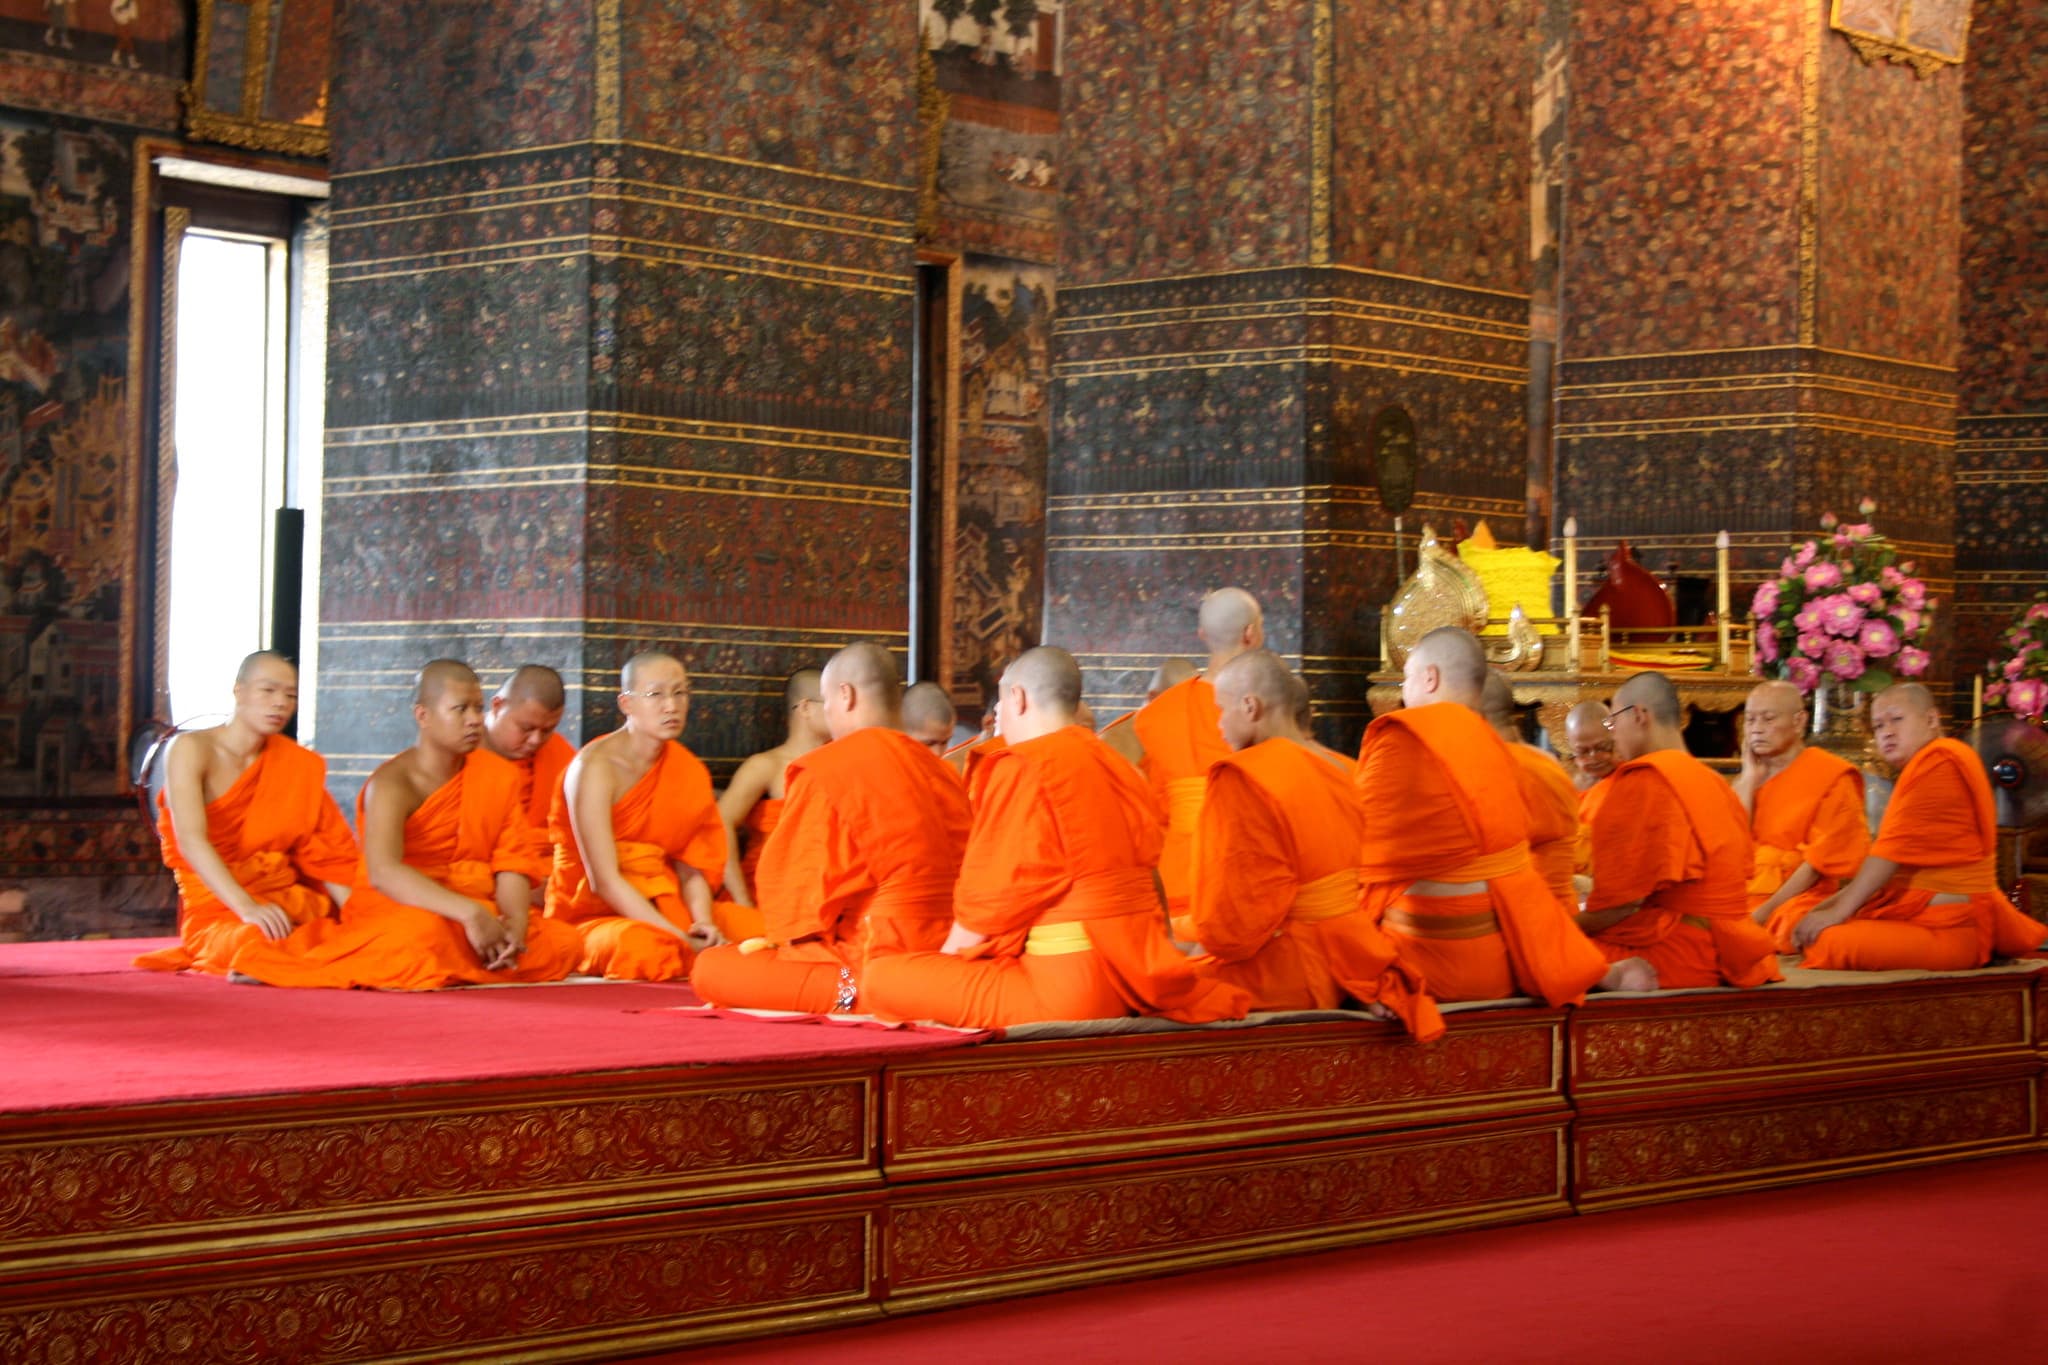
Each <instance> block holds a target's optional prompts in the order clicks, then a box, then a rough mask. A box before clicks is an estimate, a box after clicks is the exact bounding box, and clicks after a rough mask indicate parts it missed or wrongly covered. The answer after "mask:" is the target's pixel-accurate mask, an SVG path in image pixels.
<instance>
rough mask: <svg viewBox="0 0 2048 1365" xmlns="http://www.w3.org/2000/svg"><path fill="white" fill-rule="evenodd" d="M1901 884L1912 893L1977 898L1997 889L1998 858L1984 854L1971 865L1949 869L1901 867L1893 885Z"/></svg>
mask: <svg viewBox="0 0 2048 1365" xmlns="http://www.w3.org/2000/svg"><path fill="white" fill-rule="evenodd" d="M1902 882H1903V883H1904V884H1905V885H1906V886H1909V887H1911V888H1912V889H1913V890H1915V891H1932V892H1934V893H1935V894H1936V895H1944V896H1980V895H1983V894H1984V893H1985V892H1987V891H1996V890H1997V889H1998V857H1997V855H1996V854H1987V855H1986V856H1984V857H1982V858H1979V859H1978V860H1977V861H1976V862H1974V863H1956V864H1954V865H1953V866H1950V867H1915V868H1901V869H1900V871H1899V874H1898V876H1896V877H1894V878H1893V879H1892V884H1893V885H1895V886H1896V885H1899V884H1900V883H1902Z"/></svg>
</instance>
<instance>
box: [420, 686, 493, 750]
mask: <svg viewBox="0 0 2048 1365" xmlns="http://www.w3.org/2000/svg"><path fill="white" fill-rule="evenodd" d="M412 714H413V719H414V720H416V721H418V722H419V727H420V739H421V740H422V741H423V742H425V743H429V744H432V745H434V746H436V747H437V748H441V749H447V750H451V751H453V752H455V753H458V754H466V753H469V752H470V751H471V750H473V749H475V748H476V746H477V745H478V744H480V743H482V742H483V737H484V690H483V688H481V687H479V686H478V685H477V684H475V683H473V682H451V683H446V684H444V685H443V686H442V688H441V690H440V692H439V693H438V694H437V695H436V696H434V697H433V698H431V699H430V700H428V701H425V702H421V703H419V704H417V705H415V706H414V707H413V708H412Z"/></svg>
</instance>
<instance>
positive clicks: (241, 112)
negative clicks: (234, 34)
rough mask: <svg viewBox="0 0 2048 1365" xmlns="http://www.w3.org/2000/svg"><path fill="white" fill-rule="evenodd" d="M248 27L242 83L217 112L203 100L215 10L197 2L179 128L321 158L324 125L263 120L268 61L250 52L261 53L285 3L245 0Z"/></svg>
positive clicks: (208, 0)
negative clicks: (227, 109) (228, 109)
mask: <svg viewBox="0 0 2048 1365" xmlns="http://www.w3.org/2000/svg"><path fill="white" fill-rule="evenodd" d="M246 3H247V8H248V11H249V26H248V31H247V35H246V37H245V39H244V47H245V49H246V52H245V55H244V59H243V62H242V85H241V90H240V91H239V92H238V94H239V96H240V97H239V99H237V100H236V101H234V105H235V112H234V113H223V112H221V111H220V110H218V109H215V108H213V107H212V101H210V100H209V98H208V94H209V92H208V90H207V71H208V68H209V66H210V64H211V62H212V57H213V43H214V19H215V10H216V8H217V7H218V4H219V0H199V13H198V37H197V39H196V43H195V46H194V49H193V54H192V82H191V84H190V86H188V87H187V89H186V91H185V126H186V129H187V131H188V132H189V133H190V134H191V135H192V136H193V137H195V138H198V139H201V140H203V141H206V142H219V143H225V144H227V145H228V146H231V147H245V148H248V149H249V150H251V151H258V152H282V153H283V154H285V155H286V156H304V157H324V156H326V155H327V148H328V141H329V138H328V132H327V128H326V127H325V125H324V124H323V125H321V126H318V127H316V126H313V125H311V124H304V123H285V122H280V121H278V120H276V119H268V118H265V117H264V116H263V96H264V83H265V81H266V80H267V79H268V78H269V76H270V72H271V62H270V61H269V59H268V58H267V56H265V57H261V58H259V57H257V56H256V55H255V54H267V53H268V52H269V50H270V35H271V32H272V30H273V29H274V28H275V27H276V25H277V23H278V20H279V17H280V15H281V12H282V11H283V9H284V7H285V3H286V0H246Z"/></svg>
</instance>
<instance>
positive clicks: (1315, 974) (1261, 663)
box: [1174, 649, 1444, 1042]
mask: <svg viewBox="0 0 2048 1365" xmlns="http://www.w3.org/2000/svg"><path fill="white" fill-rule="evenodd" d="M1298 681H1299V680H1298V679H1297V678H1296V677H1295V675H1294V673H1293V672H1292V671H1291V670H1290V669H1289V668H1288V667H1287V665H1286V664H1284V663H1282V662H1281V661H1280V659H1279V657H1278V656H1277V655H1274V654H1272V653H1270V652H1268V651H1266V650H1263V649H1254V650H1248V651H1246V652H1245V653H1243V654H1240V655H1238V656H1237V657H1236V658H1235V659H1232V660H1231V661H1230V662H1229V663H1227V664H1225V665H1224V666H1223V667H1222V668H1220V669H1218V670H1217V672H1216V674H1215V676H1214V677H1212V678H1211V679H1210V682H1211V684H1212V685H1213V686H1214V687H1215V689H1216V702H1217V705H1219V706H1220V707H1222V709H1223V722H1222V724H1223V739H1224V742H1225V743H1227V744H1229V745H1230V748H1231V754H1230V756H1229V757H1228V758H1225V759H1221V760H1219V761H1218V762H1217V763H1216V765H1215V766H1214V767H1212V768H1210V769H1209V791H1208V794H1207V795H1206V796H1205V797H1204V798H1203V801H1202V823H1201V826H1200V829H1199V831H1198V833H1197V835H1196V838H1195V885H1194V894H1193V897H1192V904H1191V907H1190V909H1189V911H1188V913H1187V915H1186V916H1185V917H1183V918H1182V919H1178V920H1176V921H1175V922H1174V928H1175V932H1176V934H1177V935H1178V936H1180V937H1182V938H1187V939H1191V940H1194V941H1195V942H1196V945H1197V946H1196V949H1195V951H1196V952H1197V953H1198V954H1200V955H1199V956H1197V957H1196V958H1195V959H1194V964H1195V969H1196V970H1197V971H1199V972H1202V973H1203V974H1204V975H1208V976H1213V977H1215V978H1216V979H1218V980H1220V981H1227V982H1229V983H1230V984H1231V985H1233V986H1240V987H1242V988H1243V989H1244V990H1245V991H1246V992H1248V993H1249V994H1250V995H1251V997H1252V1008H1253V1009H1256V1010H1307V1009H1324V1010H1326V1009H1333V1008H1335V1007H1336V1006H1337V1005H1338V1004H1340V1003H1342V1002H1343V1001H1344V1000H1345V999H1347V998H1348V999H1351V1000H1355V1001H1357V1002H1358V1003H1359V1004H1361V1005H1363V1006H1365V1007H1366V1008H1367V1009H1368V1010H1370V1011H1372V1012H1373V1013H1375V1014H1377V1015H1378V1016H1379V1017H1381V1018H1383V1019H1384V1018H1392V1017H1396V1016H1398V1017H1399V1018H1400V1020H1401V1022H1402V1023H1403V1024H1405V1025H1406V1026H1407V1028H1408V1031H1409V1032H1410V1033H1412V1034H1414V1035H1415V1036H1416V1037H1417V1038H1420V1039H1422V1040H1423V1041H1425V1042H1427V1041H1429V1040H1430V1039H1433V1038H1435V1037H1437V1036H1438V1035H1440V1034H1441V1033H1442V1032H1443V1031H1444V1023H1443V1017H1442V1016H1441V1015H1440V1014H1438V1013H1437V1008H1436V1003H1435V1002H1434V1001H1433V1000H1431V999H1430V998H1429V994H1428V992H1427V991H1426V990H1424V988H1423V984H1422V981H1421V978H1419V977H1418V976H1416V974H1415V973H1414V972H1413V971H1412V970H1411V969H1409V968H1407V967H1405V966H1403V965H1402V964H1401V962H1400V955H1399V953H1398V951H1397V950H1396V949H1395V947H1394V944H1393V941H1392V940H1391V939H1389V938H1388V937H1387V936H1386V934H1384V933H1383V932H1381V930H1380V926H1379V924H1378V922H1377V918H1378V917H1377V916H1375V915H1373V914H1372V913H1370V912H1369V911H1367V910H1366V909H1364V908H1363V907H1362V906H1361V905H1360V904H1359V900H1358V848H1359V843H1360V840H1361V838H1362V835H1363V830H1364V824H1365V807H1364V805H1363V804H1362V803H1361V802H1360V801H1359V799H1358V789H1357V788H1356V787H1354V786H1353V785H1352V781H1351V769H1350V765H1349V764H1347V763H1337V762H1332V761H1331V760H1330V759H1329V758H1328V757H1325V755H1324V754H1323V753H1322V752H1320V751H1318V750H1317V749H1314V748H1311V747H1310V746H1309V745H1308V744H1307V743H1306V742H1304V740H1303V739H1302V735H1301V729H1300V727H1299V726H1298V725H1297V724H1296V722H1295V718H1294V713H1295V701H1296V698H1295V684H1296V683H1297V682H1298ZM1304 690H1305V689H1304Z"/></svg>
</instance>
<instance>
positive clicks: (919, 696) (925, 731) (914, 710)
mask: <svg viewBox="0 0 2048 1365" xmlns="http://www.w3.org/2000/svg"><path fill="white" fill-rule="evenodd" d="M958 724H959V713H958V712H957V711H955V710H954V708H953V699H952V698H951V697H949V696H947V695H946V689H945V688H943V687H941V686H939V685H938V684H937V683H935V682H921V683H912V684H911V685H910V686H909V687H908V688H906V689H904V692H903V733H904V734H906V735H909V736H910V737H911V738H912V739H914V740H916V741H917V742H918V743H919V744H922V745H923V746H924V747H925V748H927V749H930V750H931V751H932V756H933V757H934V758H944V757H945V756H946V751H947V750H949V749H951V748H952V747H953V730H954V728H955V727H956V726H957V725H958Z"/></svg>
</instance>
